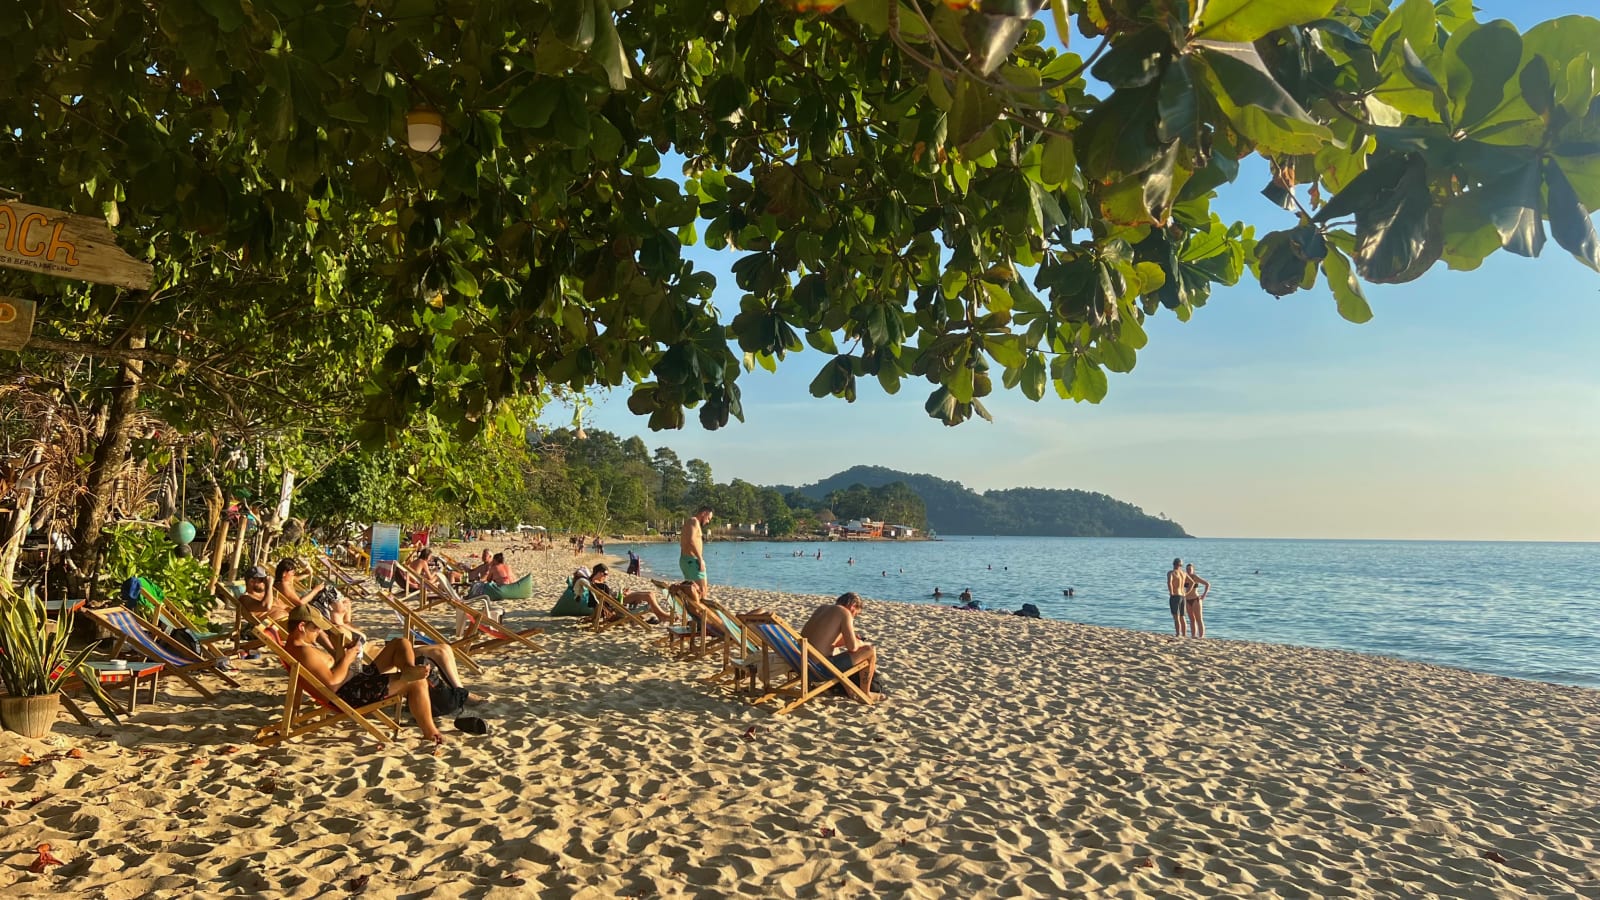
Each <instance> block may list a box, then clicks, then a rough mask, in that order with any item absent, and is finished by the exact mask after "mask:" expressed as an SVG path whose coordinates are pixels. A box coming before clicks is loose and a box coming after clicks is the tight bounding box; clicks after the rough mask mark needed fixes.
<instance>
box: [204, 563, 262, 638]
mask: <svg viewBox="0 0 1600 900" xmlns="http://www.w3.org/2000/svg"><path fill="white" fill-rule="evenodd" d="M211 593H212V595H213V596H214V597H216V598H217V600H218V602H220V603H223V604H225V606H224V608H225V609H232V610H233V652H234V653H235V654H238V653H243V652H245V651H247V650H256V649H258V648H260V647H261V638H260V637H257V636H255V635H257V634H258V632H256V631H255V626H256V619H255V616H252V615H251V614H250V613H248V612H246V611H245V608H244V602H243V599H242V598H243V596H244V595H243V594H236V593H234V591H233V585H230V584H223V583H222V582H220V581H219V582H217V583H216V584H215V585H212V587H211Z"/></svg>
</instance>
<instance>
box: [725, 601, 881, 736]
mask: <svg viewBox="0 0 1600 900" xmlns="http://www.w3.org/2000/svg"><path fill="white" fill-rule="evenodd" d="M739 621H741V622H743V623H744V624H745V625H747V626H748V627H749V630H750V632H751V633H752V634H753V635H754V636H755V637H756V638H757V639H758V640H759V641H760V642H761V645H762V654H763V662H762V665H761V672H762V673H763V677H764V678H765V679H766V680H765V683H764V687H765V688H766V693H765V694H763V695H762V696H761V697H759V698H757V699H756V701H755V702H757V703H762V702H765V701H767V700H770V699H772V698H774V697H777V698H780V699H787V700H788V701H789V703H788V704H787V705H785V706H784V707H783V708H781V709H779V710H778V711H777V715H780V716H781V715H785V714H787V713H789V712H791V711H793V710H794V709H796V708H798V707H799V706H801V705H802V704H804V703H806V702H808V701H810V700H812V699H813V698H815V697H818V696H820V695H822V694H824V693H827V692H828V691H830V690H832V689H833V688H834V687H836V686H842V687H843V688H844V690H845V693H847V694H849V695H850V696H852V697H854V698H856V699H857V700H860V701H861V702H862V703H871V702H872V697H871V695H869V694H868V693H867V692H866V691H863V690H862V689H861V685H859V684H857V683H856V680H855V679H854V678H852V677H851V676H853V675H855V674H856V673H857V672H860V671H862V670H863V669H865V668H866V667H867V664H866V663H857V664H856V665H854V666H851V667H850V668H848V669H846V670H844V671H840V670H839V669H838V668H836V667H835V666H834V665H833V663H832V662H830V661H829V659H828V656H827V654H825V653H823V652H822V651H820V650H818V649H817V648H816V647H813V646H811V642H810V641H807V640H806V639H805V638H803V637H801V636H800V634H799V632H797V631H795V630H794V629H793V628H792V627H790V625H789V623H788V622H785V621H784V620H783V619H782V618H779V617H778V616H777V615H775V614H773V613H769V612H757V613H746V614H745V615H742V616H740V617H739ZM769 655H775V656H777V657H778V658H779V659H780V660H782V661H783V662H784V663H786V664H788V666H789V670H790V671H788V672H785V673H783V676H782V677H783V681H782V682H781V683H779V684H778V685H777V686H773V684H772V674H773V672H774V671H775V669H774V667H773V666H772V664H771V662H772V661H771V660H770V659H769V658H768V656H769Z"/></svg>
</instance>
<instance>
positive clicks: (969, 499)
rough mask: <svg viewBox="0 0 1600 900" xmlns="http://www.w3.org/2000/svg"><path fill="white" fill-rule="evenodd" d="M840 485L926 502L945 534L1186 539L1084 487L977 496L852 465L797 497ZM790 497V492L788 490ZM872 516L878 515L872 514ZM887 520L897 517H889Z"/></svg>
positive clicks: (929, 479)
mask: <svg viewBox="0 0 1600 900" xmlns="http://www.w3.org/2000/svg"><path fill="white" fill-rule="evenodd" d="M844 485H854V486H855V487H854V488H850V489H849V490H864V488H861V487H860V486H861V485H874V486H880V488H881V487H882V486H888V487H891V488H895V489H898V490H900V491H905V492H908V493H911V494H912V495H913V496H916V497H919V498H920V502H921V503H925V504H926V505H927V526H928V527H929V528H932V529H933V530H935V531H938V532H942V533H944V534H1002V535H1039V536H1057V537H1188V534H1187V533H1185V532H1184V530H1183V527H1182V526H1181V525H1179V524H1178V523H1177V522H1173V521H1171V520H1170V519H1167V518H1164V517H1156V516H1150V515H1146V514H1145V512H1144V510H1142V509H1140V508H1138V507H1137V506H1134V505H1133V504H1131V503H1124V502H1123V501H1121V500H1118V499H1116V498H1114V497H1108V496H1106V495H1105V494H1096V493H1091V492H1089V491H1072V490H1065V491H1063V490H1046V489H1041V488H1010V489H1007V490H994V491H985V492H984V493H982V494H979V493H977V492H975V491H972V490H970V489H968V488H967V487H965V486H963V485H961V484H960V483H959V482H955V481H947V480H945V479H943V478H935V477H933V476H932V475H911V474H908V473H905V472H896V471H895V470H893V469H885V468H882V467H880V466H856V467H854V468H851V469H848V470H846V471H844V472H840V473H839V474H837V475H834V476H832V477H830V478H824V479H822V480H821V481H819V482H817V483H816V484H814V485H809V486H807V487H804V488H800V489H799V491H798V492H797V493H798V494H799V495H800V496H802V497H804V496H811V497H817V496H827V497H830V498H831V497H833V496H835V495H836V494H837V493H838V492H839V491H840V490H841V489H842V486H844ZM791 496H794V495H793V494H791ZM874 518H877V517H876V516H875V517H874ZM889 521H899V520H896V519H893V518H889Z"/></svg>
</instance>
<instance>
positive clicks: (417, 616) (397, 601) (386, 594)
mask: <svg viewBox="0 0 1600 900" xmlns="http://www.w3.org/2000/svg"><path fill="white" fill-rule="evenodd" d="M320 562H321V564H322V567H323V569H324V570H325V571H326V572H327V573H328V575H329V577H330V578H331V579H332V581H333V582H334V583H335V584H337V585H338V586H339V589H340V590H341V591H344V592H345V593H347V594H348V595H349V596H350V597H351V598H352V599H361V600H376V601H377V602H379V603H382V604H383V605H385V606H387V607H389V610H390V612H392V613H394V617H395V619H397V620H398V621H399V623H400V627H401V628H402V629H404V631H405V633H406V634H408V635H410V637H411V641H412V643H416V644H439V645H441V646H445V647H449V648H450V650H451V652H452V653H454V654H455V658H456V664H457V665H458V666H460V667H461V668H462V669H464V670H465V671H468V672H471V673H472V674H474V675H482V674H483V666H482V665H481V664H479V662H478V661H477V660H475V659H473V658H472V654H471V653H469V652H467V650H466V648H464V647H462V646H460V645H459V644H458V643H457V642H455V641H452V640H450V638H448V637H445V635H444V632H442V631H440V630H439V629H438V628H435V627H434V626H433V623H431V622H429V621H428V620H427V618H426V617H425V616H423V614H422V611H421V610H420V609H417V608H416V607H413V606H412V605H411V604H410V603H409V602H408V601H409V599H410V598H411V597H415V596H417V595H415V594H411V595H409V596H408V597H406V598H401V597H399V596H396V595H395V593H394V592H393V591H390V590H386V589H385V588H383V587H368V586H367V583H366V582H365V581H363V580H361V579H359V578H356V577H355V576H354V575H352V574H351V573H350V572H348V571H346V570H345V569H344V568H343V567H342V566H340V565H339V564H338V563H336V562H334V561H333V560H332V559H330V558H328V557H326V556H324V557H323V558H322V559H321V560H320Z"/></svg>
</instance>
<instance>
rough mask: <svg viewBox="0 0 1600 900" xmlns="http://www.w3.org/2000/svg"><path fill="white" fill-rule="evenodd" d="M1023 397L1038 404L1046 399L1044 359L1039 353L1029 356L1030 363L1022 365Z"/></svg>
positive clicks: (1021, 382) (1021, 383)
mask: <svg viewBox="0 0 1600 900" xmlns="http://www.w3.org/2000/svg"><path fill="white" fill-rule="evenodd" d="M1019 384H1020V385H1021V387H1022V396H1024V397H1027V398H1028V399H1029V400H1032V401H1034V402H1038V401H1039V400H1041V399H1043V398H1044V384H1045V371H1044V357H1043V356H1040V355H1039V354H1037V353H1030V354H1028V361H1027V362H1025V363H1023V364H1022V380H1021V381H1020V382H1019Z"/></svg>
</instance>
